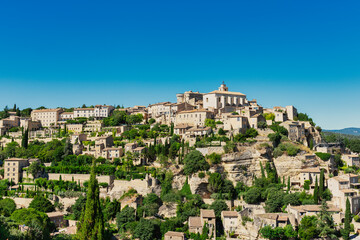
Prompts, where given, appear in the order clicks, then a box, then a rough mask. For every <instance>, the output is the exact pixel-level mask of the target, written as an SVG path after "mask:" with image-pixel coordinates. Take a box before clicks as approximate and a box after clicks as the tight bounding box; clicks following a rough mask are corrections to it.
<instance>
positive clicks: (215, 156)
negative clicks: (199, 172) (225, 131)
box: [207, 153, 221, 165]
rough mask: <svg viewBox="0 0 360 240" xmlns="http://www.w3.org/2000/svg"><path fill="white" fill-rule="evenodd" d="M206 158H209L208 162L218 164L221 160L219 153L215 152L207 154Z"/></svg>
mask: <svg viewBox="0 0 360 240" xmlns="http://www.w3.org/2000/svg"><path fill="white" fill-rule="evenodd" d="M207 158H208V159H209V160H210V163H211V164H212V165H213V164H219V163H220V162H221V155H219V154H217V153H212V154H210V155H208V156H207Z"/></svg>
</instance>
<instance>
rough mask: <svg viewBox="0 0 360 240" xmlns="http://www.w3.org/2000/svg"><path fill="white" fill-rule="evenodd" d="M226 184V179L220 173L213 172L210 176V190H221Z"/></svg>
mask: <svg viewBox="0 0 360 240" xmlns="http://www.w3.org/2000/svg"><path fill="white" fill-rule="evenodd" d="M223 186H224V180H223V178H222V176H221V174H220V173H217V172H215V173H212V174H211V175H210V177H209V184H208V190H209V191H210V192H219V191H220V190H221V189H222V188H223Z"/></svg>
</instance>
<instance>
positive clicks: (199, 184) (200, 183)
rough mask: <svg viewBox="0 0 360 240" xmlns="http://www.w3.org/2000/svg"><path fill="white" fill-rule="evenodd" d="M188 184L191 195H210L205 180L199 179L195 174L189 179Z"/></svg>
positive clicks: (206, 180)
mask: <svg viewBox="0 0 360 240" xmlns="http://www.w3.org/2000/svg"><path fill="white" fill-rule="evenodd" d="M188 182H189V185H190V189H191V193H192V194H199V195H200V196H205V195H210V193H209V191H208V189H207V185H208V179H207V178H199V177H198V176H197V174H194V175H193V176H191V177H189V180H188Z"/></svg>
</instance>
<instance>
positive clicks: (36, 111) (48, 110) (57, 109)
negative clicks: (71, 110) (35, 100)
mask: <svg viewBox="0 0 360 240" xmlns="http://www.w3.org/2000/svg"><path fill="white" fill-rule="evenodd" d="M58 111H62V109H61V108H53V109H51V108H49V109H35V110H33V111H32V113H38V112H58Z"/></svg>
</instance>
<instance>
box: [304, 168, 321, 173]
mask: <svg viewBox="0 0 360 240" xmlns="http://www.w3.org/2000/svg"><path fill="white" fill-rule="evenodd" d="M300 172H303V173H306V172H309V173H320V168H318V167H317V168H304V169H301V170H300Z"/></svg>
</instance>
